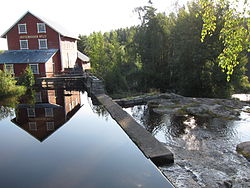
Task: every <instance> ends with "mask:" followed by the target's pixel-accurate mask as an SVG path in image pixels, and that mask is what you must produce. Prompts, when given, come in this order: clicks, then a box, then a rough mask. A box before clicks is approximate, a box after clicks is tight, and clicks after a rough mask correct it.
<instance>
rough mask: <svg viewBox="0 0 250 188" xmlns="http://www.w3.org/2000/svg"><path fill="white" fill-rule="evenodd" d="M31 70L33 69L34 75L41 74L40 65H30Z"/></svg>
mask: <svg viewBox="0 0 250 188" xmlns="http://www.w3.org/2000/svg"><path fill="white" fill-rule="evenodd" d="M30 68H31V70H32V73H33V74H39V67H38V64H30Z"/></svg>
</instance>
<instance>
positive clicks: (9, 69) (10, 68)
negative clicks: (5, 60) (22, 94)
mask: <svg viewBox="0 0 250 188" xmlns="http://www.w3.org/2000/svg"><path fill="white" fill-rule="evenodd" d="M5 70H6V72H9V73H11V74H14V66H13V64H5Z"/></svg>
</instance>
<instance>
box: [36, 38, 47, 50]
mask: <svg viewBox="0 0 250 188" xmlns="http://www.w3.org/2000/svg"><path fill="white" fill-rule="evenodd" d="M38 44H39V49H48V46H47V39H38Z"/></svg>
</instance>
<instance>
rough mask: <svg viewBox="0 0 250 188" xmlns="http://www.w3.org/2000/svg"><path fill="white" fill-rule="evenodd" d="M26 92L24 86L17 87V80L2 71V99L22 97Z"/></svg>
mask: <svg viewBox="0 0 250 188" xmlns="http://www.w3.org/2000/svg"><path fill="white" fill-rule="evenodd" d="M25 91H26V88H25V87H24V86H16V80H15V78H14V77H13V76H12V75H11V74H10V73H7V72H3V71H1V70H0V97H5V96H20V95H22V94H23V93H24V92H25Z"/></svg>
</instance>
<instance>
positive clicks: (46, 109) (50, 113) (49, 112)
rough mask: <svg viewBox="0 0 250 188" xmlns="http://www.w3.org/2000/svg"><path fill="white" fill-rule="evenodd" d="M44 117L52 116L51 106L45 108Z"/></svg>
mask: <svg viewBox="0 0 250 188" xmlns="http://www.w3.org/2000/svg"><path fill="white" fill-rule="evenodd" d="M44 111H45V117H54V111H53V108H45V109H44Z"/></svg>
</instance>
